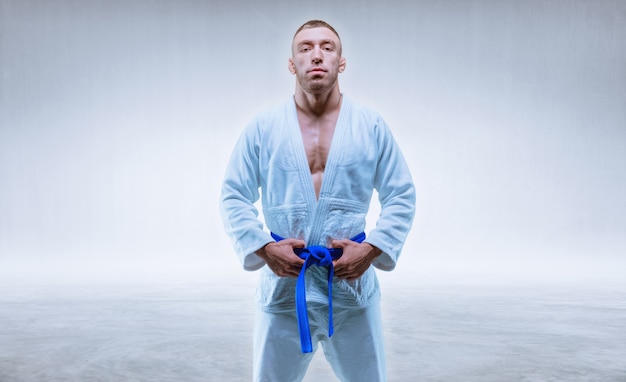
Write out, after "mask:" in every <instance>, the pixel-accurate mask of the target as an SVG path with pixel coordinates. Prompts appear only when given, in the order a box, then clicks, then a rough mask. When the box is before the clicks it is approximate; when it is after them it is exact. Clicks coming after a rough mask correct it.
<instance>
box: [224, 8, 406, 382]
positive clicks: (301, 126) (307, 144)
mask: <svg viewBox="0 0 626 382" xmlns="http://www.w3.org/2000/svg"><path fill="white" fill-rule="evenodd" d="M345 67H346V60H345V58H344V57H342V55H341V40H340V39H339V36H338V34H337V32H336V31H335V29H333V27H331V26H330V25H328V24H326V23H325V22H323V21H319V20H313V21H309V22H307V23H305V24H304V25H303V26H302V27H300V29H298V31H297V32H296V34H295V36H294V39H293V44H292V57H291V58H290V59H289V71H290V72H291V73H292V74H294V75H295V76H296V90H295V95H294V97H293V98H292V99H290V100H289V101H288V102H287V103H286V104H284V105H282V106H280V107H277V108H275V109H273V110H270V111H268V112H265V113H262V114H261V115H259V116H258V117H257V118H256V119H255V120H254V121H253V122H252V123H251V124H250V125H249V126H248V127H247V128H246V129H245V131H244V132H243V134H242V135H241V137H240V139H239V141H238V143H237V144H236V147H235V149H234V151H233V154H232V157H231V160H230V162H229V165H228V168H227V171H226V176H225V179H224V183H223V186H222V196H221V211H222V217H223V220H224V226H225V228H226V231H227V233H228V234H229V235H230V236H231V238H232V240H233V243H234V246H235V249H236V251H237V254H238V256H239V259H240V260H241V262H242V264H243V267H244V269H246V270H257V269H261V276H260V281H259V287H258V289H257V301H258V311H257V316H256V318H255V329H254V330H255V335H254V356H253V357H254V364H253V374H254V380H255V381H272V382H276V381H288V382H292V381H300V380H302V378H303V377H304V375H305V373H306V369H307V367H308V364H309V362H310V361H311V359H312V357H313V354H314V352H315V351H316V349H317V346H318V343H321V344H322V346H323V349H324V354H325V356H326V359H327V360H328V362H329V363H330V365H331V367H332V369H333V371H334V373H335V374H336V375H337V376H338V377H339V378H340V379H341V380H342V381H383V380H385V378H386V374H385V373H386V372H385V357H384V350H383V336H382V325H381V316H380V309H379V299H380V292H379V286H378V280H377V278H376V274H375V271H374V267H376V268H379V269H382V270H392V269H393V268H394V267H395V266H396V262H397V260H398V256H399V255H400V251H401V249H402V246H403V244H404V241H405V239H406V237H407V234H408V232H409V229H410V227H411V224H412V221H413V215H414V211H415V189H414V186H413V182H412V179H411V175H410V173H409V169H408V167H407V164H406V162H405V160H404V158H403V156H402V154H401V153H400V150H399V148H398V146H397V144H396V142H395V141H394V139H393V137H392V135H391V132H390V131H389V128H388V127H387V125H386V123H385V121H384V120H383V119H382V118H381V117H380V116H379V115H378V114H377V113H375V112H373V111H371V110H369V109H367V108H364V107H361V106H359V105H357V104H355V103H353V102H351V101H350V100H349V99H348V98H347V97H346V96H344V95H343V94H342V93H341V92H340V90H339V84H338V81H337V79H338V75H339V73H341V72H343V71H344V69H345ZM373 190H377V192H378V197H379V201H380V204H381V213H380V216H379V218H378V220H377V223H376V227H375V228H374V229H372V230H371V231H370V232H368V233H367V237H366V238H365V240H364V241H362V242H360V243H359V242H358V241H360V240H362V237H361V239H359V240H356V239H354V240H356V241H353V240H351V238H354V237H356V236H358V234H359V233H361V232H362V231H363V230H364V229H365V217H366V214H367V210H368V208H369V204H370V199H371V197H372V194H373ZM259 198H261V202H262V209H263V217H264V222H265V225H266V226H267V228H268V229H269V231H271V233H273V234H275V235H277V236H274V237H273V236H271V235H270V233H269V232H267V231H266V230H264V229H263V223H262V222H261V221H260V220H259V218H258V211H257V209H256V208H255V205H254V203H255V202H256V201H257V200H258V199H259ZM283 238H284V239H283ZM305 247H308V248H314V247H315V248H322V249H324V248H326V247H328V248H331V249H330V250H331V251H332V248H338V249H340V250H341V251H342V255H341V257H339V258H335V257H333V259H334V260H332V265H333V266H332V267H331V266H330V263H329V261H327V262H326V263H324V264H323V265H325V266H311V267H310V268H308V270H307V269H306V268H305V270H306V272H305V277H304V278H303V283H304V284H303V287H306V292H305V294H306V303H305V304H308V305H307V306H308V311H307V309H305V312H304V314H305V315H306V316H307V317H306V318H307V319H308V322H306V324H307V325H306V328H305V329H307V330H309V329H310V339H309V341H310V343H309V344H308V345H309V346H310V348H309V349H308V350H306V349H305V345H304V342H306V341H305V339H302V338H301V335H302V330H300V333H299V321H300V320H301V318H302V317H301V316H299V315H298V313H297V312H296V297H295V290H296V284H297V278H298V277H299V275H300V273H301V271H302V269H303V265H304V264H305V260H304V259H303V258H301V256H299V255H298V254H296V252H301V251H302V248H305ZM322 252H325V250H322ZM325 253H327V252H325ZM327 260H328V258H327ZM307 261H308V260H307ZM331 268H334V277H331V280H330V281H331V282H330V283H329V280H328V278H329V273H330V272H331ZM330 274H331V276H332V273H330ZM329 284H330V285H329ZM299 287H300V286H299ZM329 288H332V289H329ZM303 290H304V289H303ZM329 290H332V299H331V300H330V302H332V309H330V312H329V296H328V291H329ZM298 304H300V302H299V303H298ZM329 313H330V314H329ZM331 319H332V321H331ZM329 327H330V328H329ZM333 328H334V334H332V332H329V329H330V330H332V329H333ZM329 334H332V336H330V335H329Z"/></svg>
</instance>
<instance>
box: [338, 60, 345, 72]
mask: <svg viewBox="0 0 626 382" xmlns="http://www.w3.org/2000/svg"><path fill="white" fill-rule="evenodd" d="M344 70H346V59H345V58H344V57H341V59H340V60H339V73H343V71H344Z"/></svg>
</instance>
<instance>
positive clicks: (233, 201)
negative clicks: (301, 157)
mask: <svg viewBox="0 0 626 382" xmlns="http://www.w3.org/2000/svg"><path fill="white" fill-rule="evenodd" d="M261 141H262V134H261V129H260V126H259V123H258V122H255V123H253V124H251V125H249V126H248V127H247V128H246V130H245V131H244V132H243V134H242V135H241V137H240V138H239V140H238V141H237V144H236V145H235V148H234V150H233V152H232V154H231V157H230V161H229V163H228V166H227V168H226V174H225V176H224V182H223V184H222V190H221V198H220V212H221V215H222V221H223V223H224V229H225V231H226V233H227V234H228V236H229V237H230V239H231V241H232V243H233V245H234V247H235V251H236V253H237V256H238V257H239V260H240V262H241V264H242V265H243V268H244V269H245V270H249V271H252V270H256V269H259V268H261V267H262V266H263V265H265V261H264V260H262V259H261V258H260V257H258V256H257V255H256V254H255V251H257V250H258V249H260V248H261V247H263V246H264V245H265V244H267V243H269V242H272V241H274V240H273V239H272V237H271V236H270V235H269V233H267V232H265V231H264V230H263V223H262V222H261V221H260V220H259V219H258V215H259V212H258V210H257V208H256V207H255V206H254V203H255V202H256V201H257V200H259V196H260V194H259V187H260V182H261V180H260V176H261V175H260V172H259V150H260V145H261Z"/></svg>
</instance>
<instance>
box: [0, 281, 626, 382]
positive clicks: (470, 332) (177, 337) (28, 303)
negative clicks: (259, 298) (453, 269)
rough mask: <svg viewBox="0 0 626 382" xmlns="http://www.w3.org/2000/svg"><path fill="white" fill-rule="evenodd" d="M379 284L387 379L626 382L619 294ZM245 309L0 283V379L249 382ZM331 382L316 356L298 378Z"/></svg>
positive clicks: (114, 291) (209, 296)
mask: <svg viewBox="0 0 626 382" xmlns="http://www.w3.org/2000/svg"><path fill="white" fill-rule="evenodd" d="M382 284H383V303H382V309H383V318H384V326H385V342H386V350H387V359H388V361H387V362H388V377H389V381H424V382H431V381H432V382H435V381H441V382H447V381H450V382H457V381H465V382H472V381H480V382H483V381H493V382H496V381H497V382H507V381H559V382H560V381H589V382H591V381H593V382H602V381H607V382H608V381H615V382H618V381H626V288H625V287H624V285H625V284H624V283H592V284H589V283H554V284H551V283H541V284H539V283H538V284H532V283H530V284H521V283H505V282H501V283H484V284H481V283H469V284H468V283H453V282H439V283H437V282H434V283H429V282H421V283H413V284H390V285H387V284H386V283H382ZM253 298H254V286H253V285H252V284H250V283H236V284H231V285H224V284H220V285H217V284H216V285H211V284H170V285H147V284H143V285H142V284H138V285H106V284H82V285H78V284H77V285H72V284H66V285H56V286H51V285H48V286H45V285H21V286H18V285H2V284H0V381H2V382H31V381H33V382H34V381H46V382H55V381H93V382H97V381H116V382H118V381H161V382H167V381H177V382H180V381H185V382H194V381H249V380H250V379H251V339H252V324H253V315H254V302H253ZM336 380H337V379H336V378H335V377H334V375H333V374H332V371H331V370H330V369H329V367H328V366H327V364H326V363H325V361H324V359H323V354H321V352H318V354H316V356H315V358H314V360H313V362H312V363H311V365H310V367H309V371H308V374H307V377H306V379H305V381H336Z"/></svg>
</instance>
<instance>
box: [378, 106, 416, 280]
mask: <svg viewBox="0 0 626 382" xmlns="http://www.w3.org/2000/svg"><path fill="white" fill-rule="evenodd" d="M378 128H379V131H378V147H379V155H378V163H377V167H376V175H375V177H374V187H375V189H376V190H377V191H378V198H379V201H380V206H381V212H380V216H379V218H378V220H377V221H376V227H375V228H374V229H373V230H372V231H370V232H369V233H368V237H367V240H366V242H368V243H370V244H372V245H374V246H376V247H378V248H379V249H380V250H382V254H381V255H380V256H379V257H378V258H377V259H376V260H375V261H374V263H373V265H374V266H375V267H376V268H379V269H381V270H385V271H390V270H393V269H394V268H395V267H396V263H397V261H398V258H399V256H400V253H401V251H402V247H403V246H404V242H405V240H406V238H407V236H408V233H409V230H410V229H411V226H412V224H413V218H414V215H415V186H414V185H413V180H412V177H411V173H410V172H409V168H408V165H407V163H406V161H405V159H404V156H403V155H402V153H401V151H400V148H399V147H398V144H397V143H396V141H395V139H394V138H393V136H392V134H391V131H390V130H389V127H388V126H387V124H386V123H385V122H384V121H383V120H382V118H379V120H378Z"/></svg>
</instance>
